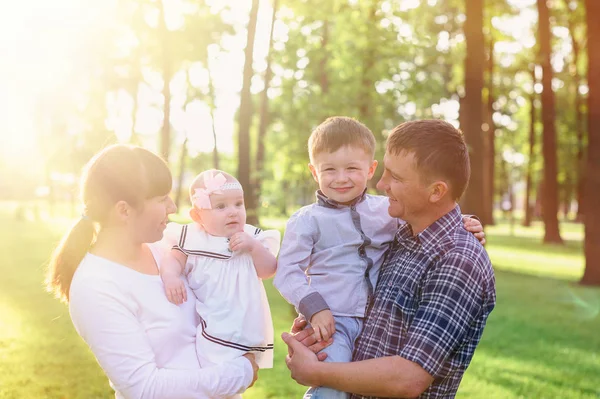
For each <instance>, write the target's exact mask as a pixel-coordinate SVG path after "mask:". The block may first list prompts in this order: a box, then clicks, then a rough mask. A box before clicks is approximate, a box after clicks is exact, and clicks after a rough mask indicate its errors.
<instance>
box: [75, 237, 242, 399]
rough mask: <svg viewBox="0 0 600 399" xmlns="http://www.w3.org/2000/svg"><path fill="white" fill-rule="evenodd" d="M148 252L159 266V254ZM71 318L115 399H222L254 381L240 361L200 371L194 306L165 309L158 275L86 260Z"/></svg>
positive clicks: (81, 267) (98, 259) (79, 273)
mask: <svg viewBox="0 0 600 399" xmlns="http://www.w3.org/2000/svg"><path fill="white" fill-rule="evenodd" d="M151 249H152V252H153V253H154V255H155V258H156V259H157V264H159V265H160V258H159V257H160V254H159V253H160V251H157V250H156V248H154V247H153V246H151ZM192 295H193V294H192V293H191V292H189V288H188V297H192ZM69 311H70V314H71V320H72V321H73V324H74V326H75V329H76V330H77V332H78V333H79V335H80V336H81V337H82V338H83V340H84V341H85V342H86V343H87V344H88V346H89V347H90V349H91V351H92V352H93V353H94V355H95V357H96V359H97V360H98V363H99V364H100V366H101V367H102V369H103V370H104V372H105V373H106V375H107V376H108V378H109V380H110V384H111V386H112V387H113V388H114V390H115V397H116V398H117V399H121V398H128V399H129V398H140V399H141V398H144V399H152V398H169V399H179V398H181V399H191V398H221V397H227V396H231V395H234V394H236V393H240V392H243V391H244V390H245V389H246V388H247V387H248V385H250V383H251V381H252V377H253V371H252V367H251V365H250V362H249V361H248V360H247V359H245V358H237V359H234V360H231V361H229V362H227V363H224V364H222V365H219V366H215V367H210V368H205V369H201V368H200V365H199V363H198V358H197V356H196V348H195V339H196V330H197V325H198V318H197V316H196V312H195V310H194V301H187V302H185V303H183V304H182V305H179V306H177V305H174V304H172V303H170V302H169V301H168V300H167V298H166V296H165V293H164V287H163V284H162V281H161V279H160V277H159V276H158V275H156V276H154V275H147V274H142V273H139V272H136V271H134V270H132V269H130V268H127V267H125V266H123V265H120V264H117V263H114V262H111V261H109V260H107V259H105V258H101V257H98V256H96V255H93V254H87V255H86V256H85V258H84V259H83V261H82V262H81V264H80V265H79V267H78V269H77V271H76V272H75V275H74V277H73V281H72V283H71V289H70V302H69Z"/></svg>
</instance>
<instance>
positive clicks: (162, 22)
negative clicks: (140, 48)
mask: <svg viewBox="0 0 600 399" xmlns="http://www.w3.org/2000/svg"><path fill="white" fill-rule="evenodd" d="M163 1H164V0H159V1H158V8H159V12H160V14H159V17H158V24H159V32H160V36H161V40H162V61H163V70H162V78H163V82H164V83H163V90H162V94H163V98H164V100H165V103H164V106H163V125H162V129H161V133H160V154H161V156H162V157H163V159H164V160H165V161H166V162H167V163H168V162H169V154H170V152H171V87H170V83H171V78H172V76H173V72H172V70H171V44H170V40H169V38H170V35H169V31H168V30H167V23H166V15H165V9H164V4H163Z"/></svg>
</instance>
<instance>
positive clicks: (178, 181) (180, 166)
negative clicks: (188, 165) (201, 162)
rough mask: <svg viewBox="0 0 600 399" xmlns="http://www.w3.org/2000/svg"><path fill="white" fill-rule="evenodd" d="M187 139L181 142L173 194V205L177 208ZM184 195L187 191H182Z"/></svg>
mask: <svg viewBox="0 0 600 399" xmlns="http://www.w3.org/2000/svg"><path fill="white" fill-rule="evenodd" d="M187 143H188V139H187V137H186V138H185V140H184V141H183V144H182V145H181V153H180V154H179V173H178V174H177V187H176V190H177V191H176V192H175V205H176V206H177V208H179V205H180V204H181V197H182V188H183V176H184V174H185V159H186V157H187ZM183 192H184V193H187V190H183Z"/></svg>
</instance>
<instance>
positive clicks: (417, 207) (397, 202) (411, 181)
mask: <svg viewBox="0 0 600 399" xmlns="http://www.w3.org/2000/svg"><path fill="white" fill-rule="evenodd" d="M383 163H384V167H385V169H384V171H383V175H382V176H381V179H380V180H379V182H378V183H377V188H378V189H379V190H381V191H385V193H386V195H387V196H388V197H389V199H390V206H389V208H388V213H389V214H390V216H392V217H396V218H400V219H402V220H404V221H406V222H407V223H410V224H414V223H415V222H417V221H418V218H419V216H421V215H422V214H423V213H425V212H426V210H427V208H428V206H429V205H430V204H429V194H430V193H429V190H428V187H427V185H426V184H424V183H423V181H422V180H423V179H422V178H421V177H420V175H419V173H418V171H417V169H416V162H415V158H414V153H412V152H406V151H402V152H400V153H399V154H397V155H394V154H390V153H389V152H386V154H385V156H384V158H383Z"/></svg>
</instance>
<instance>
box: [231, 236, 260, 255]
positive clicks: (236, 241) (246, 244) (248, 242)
mask: <svg viewBox="0 0 600 399" xmlns="http://www.w3.org/2000/svg"><path fill="white" fill-rule="evenodd" d="M256 244H258V241H257V240H256V239H255V238H253V237H250V235H249V234H248V233H245V232H243V231H242V232H239V233H235V234H234V235H232V236H231V238H230V239H229V249H231V250H232V251H234V252H235V251H242V252H252V250H254V246H255V245H256Z"/></svg>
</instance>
